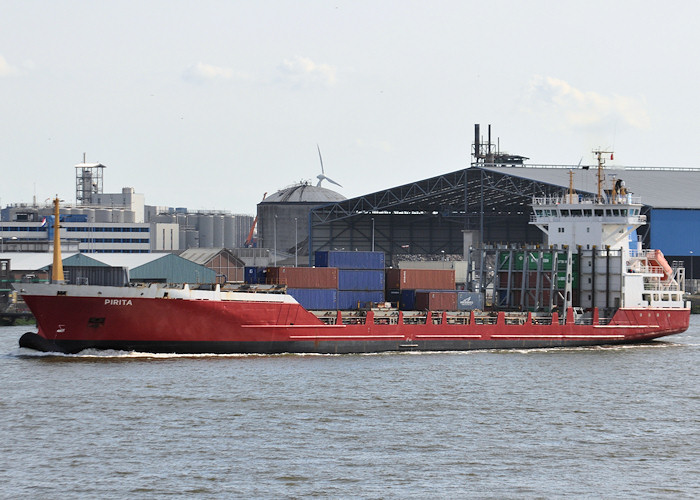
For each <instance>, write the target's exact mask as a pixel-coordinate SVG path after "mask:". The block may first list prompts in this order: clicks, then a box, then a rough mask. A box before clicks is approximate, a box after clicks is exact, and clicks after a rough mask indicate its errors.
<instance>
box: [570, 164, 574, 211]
mask: <svg viewBox="0 0 700 500" xmlns="http://www.w3.org/2000/svg"><path fill="white" fill-rule="evenodd" d="M573 202H574V171H573V170H569V203H573Z"/></svg>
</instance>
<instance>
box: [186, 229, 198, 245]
mask: <svg viewBox="0 0 700 500" xmlns="http://www.w3.org/2000/svg"><path fill="white" fill-rule="evenodd" d="M187 248H199V231H187Z"/></svg>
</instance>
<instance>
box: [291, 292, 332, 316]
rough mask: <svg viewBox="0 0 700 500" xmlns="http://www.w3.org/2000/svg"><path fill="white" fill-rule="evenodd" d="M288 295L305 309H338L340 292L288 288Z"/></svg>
mask: <svg viewBox="0 0 700 500" xmlns="http://www.w3.org/2000/svg"><path fill="white" fill-rule="evenodd" d="M287 294H288V295H291V296H292V297H294V298H295V299H296V300H297V302H299V303H300V304H301V305H302V307H304V309H310V310H332V311H334V310H336V309H338V291H337V290H335V289H330V288H287Z"/></svg>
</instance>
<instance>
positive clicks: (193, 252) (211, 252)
mask: <svg viewBox="0 0 700 500" xmlns="http://www.w3.org/2000/svg"><path fill="white" fill-rule="evenodd" d="M219 254H224V258H226V259H228V260H229V261H231V262H235V263H237V264H239V265H241V266H243V265H244V263H243V261H242V260H241V259H239V258H238V257H236V256H235V255H234V254H233V253H231V252H230V251H229V250H228V249H227V248H189V249H187V250H185V251H184V252H182V253H181V254H180V257H182V258H183V259H187V260H191V261H192V262H195V263H197V264H201V265H203V266H204V265H206V264H207V263H209V262H210V261H211V260H212V259H214V258H215V257H216V256H218V255H219Z"/></svg>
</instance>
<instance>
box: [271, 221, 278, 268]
mask: <svg viewBox="0 0 700 500" xmlns="http://www.w3.org/2000/svg"><path fill="white" fill-rule="evenodd" d="M272 228H273V232H274V240H275V248H274V252H275V267H277V214H275V223H274V224H273V227H272Z"/></svg>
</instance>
